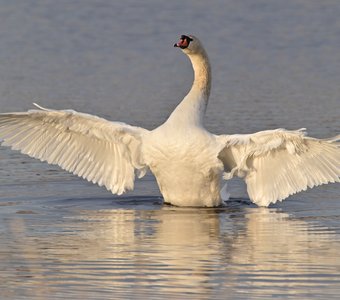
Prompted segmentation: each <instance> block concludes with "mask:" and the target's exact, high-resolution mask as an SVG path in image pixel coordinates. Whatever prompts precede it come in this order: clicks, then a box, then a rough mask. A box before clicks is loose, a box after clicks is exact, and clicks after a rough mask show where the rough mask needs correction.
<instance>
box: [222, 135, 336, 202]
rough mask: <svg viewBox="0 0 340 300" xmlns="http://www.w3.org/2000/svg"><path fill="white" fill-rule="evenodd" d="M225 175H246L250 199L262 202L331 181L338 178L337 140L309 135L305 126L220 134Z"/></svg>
mask: <svg viewBox="0 0 340 300" xmlns="http://www.w3.org/2000/svg"><path fill="white" fill-rule="evenodd" d="M219 139H220V143H221V144H224V147H223V149H222V150H221V152H220V153H219V158H220V159H221V160H222V162H223V164H224V167H225V171H226V172H227V174H226V177H227V179H229V178H230V177H232V176H231V175H230V172H231V171H232V175H233V174H234V173H235V174H237V175H238V176H240V177H244V179H245V181H246V184H247V190H248V194H249V197H250V199H251V200H252V201H253V202H255V203H256V204H258V205H260V206H268V205H269V204H270V203H275V202H276V201H281V200H283V199H285V198H287V197H288V196H289V195H292V194H294V193H297V192H299V191H302V190H306V189H307V187H309V188H312V187H314V186H317V185H321V184H325V183H328V182H339V174H340V149H339V143H337V142H336V140H335V139H334V138H333V139H329V140H319V139H314V138H310V137H306V136H305V133H304V132H303V130H301V129H300V130H297V131H287V130H284V129H276V130H268V131H261V132H257V133H254V134H246V135H224V136H220V137H219Z"/></svg>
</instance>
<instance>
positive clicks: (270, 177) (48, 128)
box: [0, 35, 340, 207]
mask: <svg viewBox="0 0 340 300" xmlns="http://www.w3.org/2000/svg"><path fill="white" fill-rule="evenodd" d="M175 47H179V48H181V49H182V50H183V52H184V53H185V54H186V55H188V57H189V58H190V60H191V63H192V66H193V69H194V73H195V78H194V83H193V85H192V88H191V90H190V92H189V93H188V95H187V96H186V97H185V98H184V99H183V100H182V102H181V103H180V104H179V105H178V106H177V108H176V109H175V110H174V111H173V113H172V114H171V115H170V117H169V118H168V120H167V121H166V122H165V123H164V124H162V125H161V126H159V127H158V128H156V129H154V130H152V131H148V130H146V129H143V128H139V127H133V126H130V125H127V124H124V123H119V122H110V121H107V120H105V119H102V118H99V117H96V116H92V115H88V114H83V113H78V112H75V111H73V110H50V109H44V108H42V107H40V106H38V108H39V110H30V111H28V112H19V113H4V114H1V115H0V139H2V140H3V145H5V146H11V147H12V149H14V150H20V151H21V152H22V153H25V154H28V155H29V156H32V157H35V158H38V159H40V160H42V161H47V162H48V163H51V164H57V165H59V166H60V167H62V168H63V169H65V170H67V171H70V172H72V173H74V174H76V175H78V176H81V177H83V178H85V179H87V180H89V181H92V182H93V183H97V184H98V185H100V186H102V185H104V186H105V187H106V188H107V189H108V190H110V191H112V193H114V194H115V193H117V194H122V193H123V192H125V191H126V190H131V189H133V185H134V179H135V173H136V174H137V175H138V176H139V177H142V176H143V175H144V174H145V172H146V171H147V169H148V168H149V169H150V170H151V172H152V173H153V174H154V175H155V177H156V179H157V182H158V185H159V188H160V190H161V193H162V194H163V197H164V201H165V202H167V203H170V204H173V205H177V206H208V207H213V206H218V205H220V204H221V203H222V200H221V197H220V178H221V175H222V173H223V172H224V178H225V179H229V178H231V177H232V176H234V175H237V176H239V177H243V178H244V180H245V182H246V184H247V190H248V194H249V197H250V199H251V201H253V202H254V203H256V204H258V205H260V206H268V205H269V204H270V203H275V202H276V201H277V200H282V199H284V198H286V197H288V196H289V195H291V194H294V193H296V192H299V191H302V190H305V189H306V188H307V187H313V186H317V185H320V184H324V183H328V182H339V176H340V147H339V145H340V143H339V141H338V140H339V137H340V136H338V137H336V138H333V139H325V140H319V139H315V138H311V137H307V136H305V133H304V131H303V130H297V131H287V130H284V129H276V130H268V131H261V132H257V133H254V134H242V135H220V136H218V135H214V134H211V133H210V132H208V131H207V130H206V129H205V128H204V126H203V117H204V114H205V110H206V107H207V103H208V98H209V94H210V83H211V75H210V74H211V72H210V65H209V60H208V57H207V54H206V52H205V50H204V48H203V47H202V44H201V43H200V41H199V40H198V39H197V38H196V37H195V36H186V35H182V36H181V38H180V40H179V42H178V43H176V44H175Z"/></svg>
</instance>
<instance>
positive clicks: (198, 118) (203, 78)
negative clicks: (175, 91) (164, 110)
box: [168, 49, 211, 126]
mask: <svg viewBox="0 0 340 300" xmlns="http://www.w3.org/2000/svg"><path fill="white" fill-rule="evenodd" d="M188 57H189V58H190V61H191V63H192V67H193V69H194V82H193V84H192V87H191V89H190V91H189V93H188V94H187V95H186V96H185V97H184V99H183V100H182V102H181V103H180V104H179V105H178V106H177V107H176V109H175V110H174V111H173V113H172V114H171V115H170V117H169V119H168V121H169V122H176V123H177V124H181V123H182V124H183V123H185V124H191V125H197V126H201V125H203V117H204V114H205V111H206V108H207V105H208V100H209V95H210V87H211V69H210V63H209V59H208V56H207V54H206V52H205V51H204V49H201V51H200V52H199V53H195V54H188Z"/></svg>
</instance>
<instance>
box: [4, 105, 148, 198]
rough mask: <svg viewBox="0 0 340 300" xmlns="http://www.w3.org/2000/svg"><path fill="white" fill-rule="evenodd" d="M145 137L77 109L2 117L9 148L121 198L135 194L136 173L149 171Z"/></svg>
mask: <svg viewBox="0 0 340 300" xmlns="http://www.w3.org/2000/svg"><path fill="white" fill-rule="evenodd" d="M38 108H41V107H39V106H38ZM41 109H43V108H41ZM145 132H146V130H145V129H142V128H138V127H133V126H129V125H127V124H124V123H119V122H109V121H106V120H104V119H102V118H99V117H96V116H91V115H88V114H82V113H78V112H75V111H71V110H64V111H55V110H49V109H43V110H30V111H28V112H26V113H8V114H0V140H2V141H3V143H2V144H3V145H5V146H10V147H11V148H12V149H14V150H20V151H21V152H22V153H25V154H28V155H29V156H31V157H35V158H38V159H40V160H42V161H47V162H48V163H51V164H57V165H59V166H61V167H62V168H63V169H65V170H67V171H69V172H72V173H74V174H76V175H78V176H80V177H83V178H84V179H87V180H89V181H91V182H93V183H97V184H98V185H100V186H102V185H104V186H105V187H106V188H107V189H108V190H111V191H112V192H113V193H118V194H121V193H123V192H124V191H125V190H128V189H133V185H134V177H135V169H137V170H141V171H142V170H143V168H146V167H145V165H144V163H143V160H142V156H141V152H140V147H141V138H142V135H143V133H145ZM142 172H143V171H142Z"/></svg>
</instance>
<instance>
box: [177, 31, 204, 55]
mask: <svg viewBox="0 0 340 300" xmlns="http://www.w3.org/2000/svg"><path fill="white" fill-rule="evenodd" d="M174 47H179V48H181V49H182V50H183V52H184V53H185V54H188V55H190V54H197V53H200V52H202V51H203V46H202V44H201V42H200V41H199V39H198V38H197V37H195V36H193V35H184V34H183V35H181V37H180V39H179V41H178V42H177V43H176V44H175V45H174Z"/></svg>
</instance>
